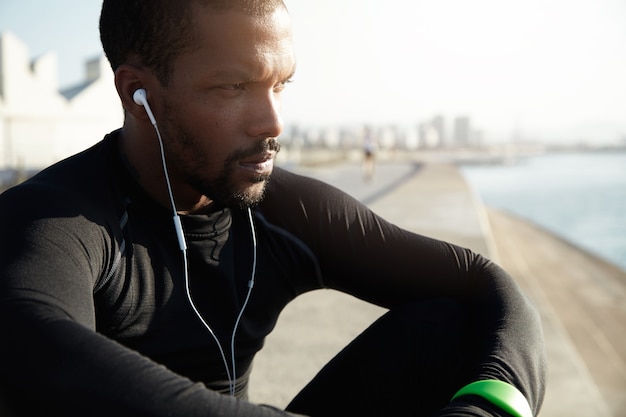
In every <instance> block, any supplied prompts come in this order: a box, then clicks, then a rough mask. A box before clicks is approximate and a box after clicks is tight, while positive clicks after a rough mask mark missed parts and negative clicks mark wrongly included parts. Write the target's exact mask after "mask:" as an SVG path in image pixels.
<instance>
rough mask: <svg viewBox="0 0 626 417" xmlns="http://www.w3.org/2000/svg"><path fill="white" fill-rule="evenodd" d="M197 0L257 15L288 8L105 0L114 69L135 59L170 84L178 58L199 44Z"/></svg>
mask: <svg viewBox="0 0 626 417" xmlns="http://www.w3.org/2000/svg"><path fill="white" fill-rule="evenodd" d="M194 2H197V3H199V4H201V5H202V6H205V7H209V8H212V9H213V10H215V11H226V10H231V9H235V10H240V11H243V12H244V13H247V14H251V15H255V16H262V15H266V14H269V13H271V12H273V11H275V10H276V9H278V8H284V9H286V6H285V4H284V3H283V1H282V0H104V1H103V3H102V11H101V13H100V41H101V42H102V47H103V48H104V53H105V54H106V56H107V58H108V60H109V63H110V64H111V68H112V69H113V71H116V70H117V68H118V67H119V66H120V65H122V64H124V63H127V62H132V61H133V60H134V61H136V62H138V63H140V64H142V65H145V66H146V67H148V68H150V69H151V70H152V71H153V72H154V73H155V75H156V77H157V78H158V80H159V81H160V82H161V83H162V84H163V85H167V83H168V80H169V76H170V74H171V70H172V62H173V61H174V59H175V58H176V57H177V56H178V55H179V54H181V53H183V52H186V51H190V50H193V48H194V46H195V42H194V40H195V39H196V32H195V30H194V26H193V15H192V7H191V6H192V4H193V3H194Z"/></svg>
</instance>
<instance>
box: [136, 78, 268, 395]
mask: <svg viewBox="0 0 626 417" xmlns="http://www.w3.org/2000/svg"><path fill="white" fill-rule="evenodd" d="M133 101H134V102H135V103H136V104H138V105H140V106H143V108H144V109H145V110H146V114H147V115H148V117H149V118H150V122H151V123H152V126H154V130H155V131H156V134H157V138H158V139H159V147H160V151H161V163H162V165H163V172H164V174H165V181H166V184H167V192H168V195H169V198H170V205H171V208H172V212H173V221H174V228H175V229H176V237H177V238H178V244H179V247H180V250H181V253H182V255H183V268H184V278H185V291H186V294H187V299H188V300H189V304H190V305H191V308H192V309H193V311H194V313H195V314H196V316H197V317H198V319H199V320H200V322H201V323H202V324H203V325H204V327H205V328H206V329H207V331H208V332H209V333H210V334H211V336H212V337H213V339H214V340H215V343H216V344H217V347H218V349H219V351H220V356H221V357H222V362H223V363H224V368H225V369H226V376H227V378H228V385H229V392H230V395H235V391H236V384H237V367H236V363H235V335H236V334H237V328H238V327H239V322H240V321H241V318H242V317H243V313H244V311H245V309H246V306H247V305H248V301H249V300H250V295H251V294H252V287H254V279H255V276H256V263H257V259H256V256H257V248H256V245H257V240H256V231H255V228H254V221H253V219H252V210H251V209H250V208H249V207H248V222H249V224H250V231H251V234H252V247H253V258H252V272H251V275H250V280H249V281H248V292H247V294H246V298H245V300H244V302H243V305H242V306H241V310H240V311H239V314H238V316H237V319H236V320H235V325H234V327H233V331H232V334H231V340H230V350H231V366H230V367H229V365H228V361H227V359H226V354H225V352H224V348H223V347H222V344H221V343H220V340H219V339H218V337H217V335H216V334H215V333H214V332H213V329H212V328H211V326H210V325H209V323H207V322H206V320H205V319H204V317H202V314H200V312H199V311H198V309H197V307H196V305H195V303H194V302H193V298H192V296H191V290H190V288H189V269H188V261H187V243H186V241H185V235H184V232H183V224H182V222H181V220H180V217H179V216H178V211H177V210H176V204H175V202H174V194H173V193H172V185H171V184H170V176H169V173H168V170H167V163H166V161H165V149H164V147H163V139H161V132H160V131H159V128H158V126H157V122H156V119H155V117H154V114H153V113H152V109H151V108H150V105H149V104H148V97H147V94H146V90H145V89H143V88H139V89H137V90H136V91H135V92H134V93H133Z"/></svg>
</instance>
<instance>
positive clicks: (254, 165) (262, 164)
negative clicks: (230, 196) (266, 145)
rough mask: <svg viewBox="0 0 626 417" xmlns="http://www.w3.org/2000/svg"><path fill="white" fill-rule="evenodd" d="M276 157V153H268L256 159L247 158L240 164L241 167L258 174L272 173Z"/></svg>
mask: <svg viewBox="0 0 626 417" xmlns="http://www.w3.org/2000/svg"><path fill="white" fill-rule="evenodd" d="M274 156H276V152H272V151H268V152H264V153H262V154H259V155H255V156H254V157H251V158H247V159H244V160H242V161H241V162H239V165H240V166H241V167H243V168H245V169H247V170H249V171H254V172H255V173H257V174H265V173H270V172H271V171H272V168H273V166H274Z"/></svg>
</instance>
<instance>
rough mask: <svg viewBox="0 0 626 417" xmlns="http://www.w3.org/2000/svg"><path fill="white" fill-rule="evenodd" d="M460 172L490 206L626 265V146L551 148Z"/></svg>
mask: <svg viewBox="0 0 626 417" xmlns="http://www.w3.org/2000/svg"><path fill="white" fill-rule="evenodd" d="M461 172H462V173H463V175H464V177H465V178H466V179H467V181H468V182H469V183H470V185H471V186H472V187H473V188H474V189H475V190H476V192H477V193H478V195H479V196H480V197H481V199H482V200H483V202H484V203H485V204H486V205H487V206H490V207H494V208H499V209H504V210H506V211H509V212H511V213H513V214H516V215H518V216H520V217H522V218H525V219H527V220H529V221H532V222H534V223H535V224H537V225H539V226H542V227H543V228H545V229H547V230H549V231H551V232H553V233H554V234H556V235H558V236H560V237H562V238H563V239H566V240H568V241H570V242H571V243H573V244H575V245H577V246H578V247H581V248H583V249H586V250H587V251H589V252H592V253H594V254H596V255H598V256H600V257H602V258H604V259H606V260H608V261H610V262H612V263H614V264H616V265H617V266H619V267H620V268H622V269H624V270H626V151H604V152H599V151H594V152H577V153H547V154H543V155H538V156H531V157H525V158H519V159H517V160H515V161H514V163H511V164H506V165H466V166H462V167H461Z"/></svg>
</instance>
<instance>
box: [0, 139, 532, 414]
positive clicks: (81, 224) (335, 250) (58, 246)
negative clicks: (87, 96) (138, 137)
mask: <svg viewBox="0 0 626 417" xmlns="http://www.w3.org/2000/svg"><path fill="white" fill-rule="evenodd" d="M118 140H119V134H118V133H117V132H114V133H113V134H111V135H108V136H107V137H106V138H105V139H104V140H103V141H102V142H100V143H99V144H97V145H95V146H94V147H92V148H90V149H88V150H87V151H85V152H82V153H81V154H78V155H77V156H74V157H71V158H69V159H67V160H64V161H62V162H60V163H58V164H56V165H53V166H52V167H50V168H48V169H46V170H44V171H42V172H41V173H39V174H38V175H36V176H35V177H33V178H32V179H30V180H29V181H27V182H25V183H23V184H21V185H19V186H17V187H14V188H12V189H10V190H9V191H6V192H5V193H3V194H2V195H1V196H0V331H1V332H2V338H1V341H0V361H1V364H0V369H2V371H1V372H0V383H1V385H2V388H1V389H2V391H3V394H4V395H5V396H7V397H10V398H24V399H29V400H28V401H26V404H23V405H22V406H23V407H26V408H27V409H30V408H32V410H31V412H32V413H40V412H44V411H45V412H46V413H48V414H50V413H52V414H55V412H58V413H59V414H60V415H103V416H104V415H107V416H109V415H115V416H125V415H146V416H147V415H150V416H167V415H176V416H222V415H224V416H226V415H227V416H262V415H279V414H281V413H282V412H281V411H279V410H274V409H270V408H266V407H261V406H258V405H255V404H251V403H248V402H246V401H243V400H241V399H237V398H233V397H230V396H227V395H221V394H220V392H224V391H226V390H227V385H228V383H227V376H226V371H225V367H224V365H223V363H222V359H221V357H220V354H219V352H218V350H217V344H216V343H215V341H214V340H213V338H212V337H211V335H210V334H209V332H207V330H206V329H205V328H204V327H203V325H202V324H201V323H200V321H199V320H198V319H197V317H196V316H195V315H194V313H193V311H192V309H191V308H190V303H189V301H188V299H187V296H186V293H185V283H184V275H185V274H184V268H183V264H184V262H183V257H182V253H181V251H180V250H179V248H178V242H177V239H176V233H175V230H174V227H173V224H172V213H171V211H170V210H168V209H166V208H163V207H161V206H160V205H158V204H157V203H156V202H155V201H154V200H152V199H151V198H150V197H149V196H148V195H147V194H146V193H145V192H144V191H143V190H142V189H141V188H140V187H139V185H138V184H137V183H136V182H135V181H134V179H133V177H132V176H131V175H130V174H129V171H128V169H127V168H126V167H125V165H124V163H123V162H122V158H121V156H120V155H119V151H118ZM253 217H254V223H255V228H256V238H257V241H258V244H257V254H256V256H257V262H256V280H255V285H254V289H253V295H252V297H251V298H250V302H249V304H248V306H247V308H246V310H245V314H244V315H243V318H242V320H241V323H240V325H239V329H238V333H237V343H236V358H237V361H236V363H237V372H236V373H237V375H238V376H241V378H240V379H239V381H238V385H237V389H238V392H239V393H243V392H245V386H246V384H247V375H248V371H249V367H250V364H251V361H252V358H253V357H254V354H255V353H256V352H257V351H258V350H259V349H260V348H261V347H262V344H263V340H264V337H265V336H266V335H267V334H268V333H270V331H271V330H272V328H273V327H274V325H275V323H276V320H277V317H278V315H279V313H280V311H281V310H282V309H283V308H284V307H285V305H286V304H287V303H289V302H290V301H291V300H292V299H294V298H295V297H296V296H298V295H299V294H302V293H304V292H307V291H311V290H315V289H320V288H333V289H337V290H340V291H344V292H347V293H349V294H352V295H354V296H357V297H359V298H361V299H364V300H367V301H369V302H372V303H375V304H378V305H381V306H384V307H387V308H391V307H393V306H395V305H399V304H402V303H405V302H408V301H413V300H419V299H424V298H428V297H442V296H445V297H453V298H456V299H458V300H460V301H461V302H462V303H463V304H465V305H466V306H467V307H468V309H469V311H470V312H471V314H470V317H471V320H472V321H473V327H474V328H475V329H476V331H477V334H476V340H478V341H481V342H482V343H484V349H483V350H482V351H483V352H484V354H483V356H482V357H481V358H480V362H479V363H477V364H476V365H477V366H476V369H477V375H476V379H482V378H495V379H500V380H504V381H508V382H510V383H512V384H513V385H515V386H516V387H518V388H519V389H520V390H521V391H522V392H523V393H524V394H525V395H526V397H527V398H528V400H529V402H530V404H531V406H532V407H533V408H535V410H536V409H537V407H538V406H539V404H540V402H541V398H542V396H543V387H544V383H543V382H544V381H543V378H544V370H543V366H544V364H543V360H544V357H543V348H542V338H541V330H540V326H539V320H538V317H537V314H536V312H535V310H534V309H533V308H532V306H531V305H530V304H529V303H528V301H527V300H526V298H525V297H524V296H523V295H522V294H521V293H520V291H519V289H518V287H517V286H516V284H515V283H514V282H513V280H512V279H511V278H510V277H509V276H508V275H507V274H506V273H505V272H504V271H503V270H502V269H501V268H499V267H498V266H497V265H495V264H494V263H492V262H490V261H489V260H487V259H485V258H483V257H481V256H480V255H478V254H475V253H473V252H471V251H469V250H467V249H464V248H460V247H457V246H455V245H451V244H449V243H445V242H442V241H438V240H434V239H430V238H427V237H424V236H420V235H417V234H414V233H410V232H408V231H405V230H402V229H400V228H398V227H396V226H394V225H393V224H390V223H389V222H387V221H385V220H384V219H382V218H380V217H378V216H377V215H376V214H374V213H373V212H372V211H370V210H369V209H368V208H366V207H365V206H364V205H362V204H360V203H359V202H358V201H356V200H355V199H353V198H352V197H350V196H348V195H347V194H345V193H343V192H341V191H339V190H337V189H335V188H333V187H331V186H329V185H327V184H324V183H322V182H319V181H316V180H313V179H310V178H306V177H302V176H298V175H295V174H292V173H290V172H288V171H285V170H283V169H280V168H276V169H275V171H274V174H273V175H272V179H271V180H270V183H269V184H268V187H267V192H266V197H265V199H264V200H263V201H262V203H261V204H260V205H259V206H258V207H255V208H254V209H253ZM182 221H183V228H184V230H185V238H186V241H187V245H188V251H187V253H188V258H189V260H188V265H189V275H188V276H189V286H190V292H191V294H192V297H193V300H194V303H195V305H196V306H197V307H198V309H199V311H200V313H201V314H202V315H203V316H204V317H205V319H206V321H207V322H208V323H209V324H210V326H211V328H212V330H213V331H214V333H215V335H216V336H217V338H218V339H219V340H220V341H221V343H222V345H223V347H224V349H225V350H226V354H227V355H229V354H230V353H229V343H228V342H229V340H230V337H231V332H232V328H233V326H234V323H235V320H236V317H237V314H238V313H239V311H240V309H241V306H242V303H243V302H244V299H245V296H246V294H247V290H248V282H249V280H250V277H251V274H252V271H251V269H252V266H253V256H254V252H253V244H252V238H251V230H250V224H249V222H248V219H247V213H246V211H245V210H238V209H229V208H223V209H219V210H215V211H214V212H212V213H210V214H207V215H187V216H182ZM455 415H457V414H455Z"/></svg>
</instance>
